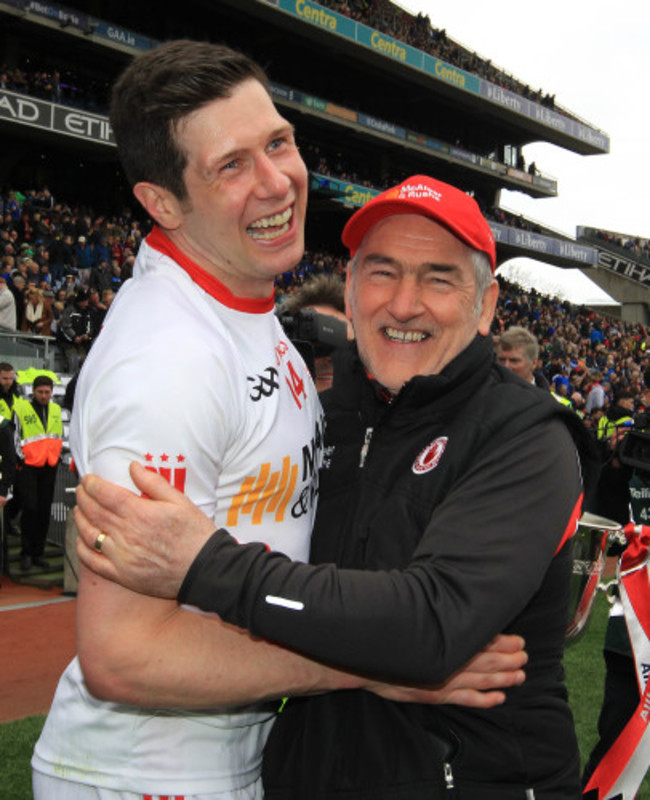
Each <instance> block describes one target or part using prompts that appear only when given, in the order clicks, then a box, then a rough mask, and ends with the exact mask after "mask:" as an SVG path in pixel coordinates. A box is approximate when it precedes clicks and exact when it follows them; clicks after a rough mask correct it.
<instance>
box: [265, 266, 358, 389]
mask: <svg viewBox="0 0 650 800" xmlns="http://www.w3.org/2000/svg"><path fill="white" fill-rule="evenodd" d="M344 288H345V284H344V283H343V281H342V280H341V279H340V278H339V277H337V276H336V275H318V276H316V277H314V278H311V279H309V280H307V281H306V282H305V283H303V284H302V285H301V286H300V287H298V288H297V289H296V290H295V291H293V292H292V293H291V294H290V295H289V296H288V297H287V298H286V299H285V300H284V301H283V302H282V305H281V306H280V308H279V309H278V312H277V313H278V317H279V319H280V322H281V323H282V326H283V327H284V329H285V331H286V333H287V336H289V338H290V339H291V341H292V343H293V344H294V345H295V347H296V348H297V349H298V351H299V352H300V355H301V356H302V357H303V359H304V360H305V363H306V364H307V366H308V367H309V371H310V372H311V374H312V377H313V379H314V383H315V384H316V391H317V392H318V393H319V394H320V393H321V392H324V391H325V389H329V388H330V387H331V385H332V374H333V368H332V353H333V352H334V350H335V349H336V348H337V347H342V346H343V345H344V344H345V343H346V342H347V341H348V340H349V339H352V338H353V334H352V327H351V325H350V323H349V322H348V319H347V317H346V315H345V300H344V293H345V292H344Z"/></svg>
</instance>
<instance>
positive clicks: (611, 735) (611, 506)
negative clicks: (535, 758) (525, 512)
mask: <svg viewBox="0 0 650 800" xmlns="http://www.w3.org/2000/svg"><path fill="white" fill-rule="evenodd" d="M644 379H645V385H646V388H645V389H644V391H643V393H642V395H641V398H640V399H641V402H642V404H643V405H644V406H645V407H646V408H648V407H650V370H649V371H647V372H646V374H645V375H644ZM633 411H634V396H633V394H632V393H631V392H629V391H627V390H622V391H621V392H620V393H619V394H618V396H617V400H616V403H614V404H613V405H612V406H611V407H610V408H609V409H608V411H607V413H606V415H605V416H604V417H602V419H601V420H600V425H599V428H598V440H599V444H600V446H601V452H602V457H603V466H602V471H601V476H600V481H599V484H598V489H597V492H596V498H595V502H596V507H595V509H594V510H595V513H597V514H598V515H600V516H603V517H606V518H607V519H610V520H612V521H615V522H618V523H619V524H620V525H623V526H624V525H626V524H627V523H628V522H630V514H631V516H632V521H633V522H635V523H638V524H650V417H649V416H648V415H647V414H645V413H644V414H639V415H636V416H634V417H633V416H631V414H633ZM624 550H625V545H624V544H622V543H621V544H619V543H618V542H617V543H614V544H612V545H610V548H609V550H608V554H607V555H608V558H607V565H606V567H605V573H604V577H614V576H615V575H616V564H617V562H618V559H619V557H620V555H621V554H622V552H623V551H624ZM610 592H611V595H610V596H611V598H612V600H613V604H612V607H611V610H610V616H609V620H608V624H607V630H606V633H605V644H604V649H603V655H604V659H605V668H606V673H605V692H604V698H603V705H602V708H601V711H600V716H599V719H598V734H599V740H598V742H597V744H596V746H595V747H594V749H593V750H592V752H591V754H590V756H589V759H588V761H587V764H586V766H585V770H584V774H583V785H584V786H587V785H588V784H589V780H590V778H591V776H592V774H593V773H594V771H595V770H596V769H597V768H598V766H599V765H600V764H601V762H602V763H603V764H604V763H605V759H606V758H607V754H608V751H609V750H610V748H611V747H612V745H613V744H614V743H615V742H616V740H617V739H618V737H619V736H620V735H621V733H622V731H623V729H624V728H625V726H626V725H627V723H628V722H629V721H630V720H631V719H632V717H633V715H634V713H635V711H636V709H637V707H638V705H639V702H640V695H639V688H638V682H637V677H636V669H635V662H634V653H633V650H632V644H631V641H630V637H629V634H628V629H627V625H626V620H625V616H624V612H623V605H622V603H621V600H620V594H619V590H618V586H617V585H613V586H612V587H611V589H610ZM586 796H587V797H589V795H586ZM625 797H627V794H626V795H625Z"/></svg>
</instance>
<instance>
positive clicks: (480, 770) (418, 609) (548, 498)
mask: <svg viewBox="0 0 650 800" xmlns="http://www.w3.org/2000/svg"><path fill="white" fill-rule="evenodd" d="M344 370H345V379H344V381H343V382H342V381H341V375H340V373H337V374H336V377H335V388H334V390H333V392H332V394H331V396H330V397H328V398H326V414H327V420H328V427H327V433H326V442H325V444H326V454H327V457H328V458H329V460H330V463H329V469H328V468H327V466H328V465H327V464H326V465H325V469H324V470H323V472H322V486H321V490H322V497H321V505H320V507H319V515H318V520H317V524H316V529H315V531H314V539H313V548H312V556H313V561H315V562H322V563H323V566H321V567H319V568H314V567H307V566H303V565H295V564H290V563H289V562H288V561H287V560H286V559H284V558H283V557H281V556H279V555H277V554H267V553H264V552H263V550H262V548H261V547H256V546H254V545H253V546H247V547H243V548H242V547H237V546H236V545H234V544H233V543H232V542H231V541H230V540H229V537H226V536H218V537H213V539H212V540H211V541H210V543H208V545H206V548H204V550H203V551H202V554H201V555H200V556H199V559H197V562H195V564H194V565H193V568H192V569H191V570H190V573H188V577H187V579H186V583H185V585H184V588H183V593H182V599H183V600H184V601H185V602H190V603H195V604H198V605H200V606H201V607H208V608H210V609H211V610H215V611H217V612H218V613H220V614H221V616H222V617H224V618H225V619H226V620H227V621H229V622H234V623H235V624H238V625H243V626H244V627H248V628H250V629H251V630H252V631H253V632H254V633H257V634H260V635H263V636H266V637H268V638H271V639H274V640H277V641H279V642H281V643H283V644H286V645H288V646H290V647H294V648H296V649H298V650H300V651H302V652H305V653H307V654H309V655H311V656H313V657H316V658H320V659H323V660H326V661H331V662H333V663H335V664H338V665H342V666H346V667H348V668H352V669H355V670H358V671H361V672H370V673H373V674H378V675H383V676H387V677H391V678H394V679H396V680H400V681H409V682H418V683H427V684H432V683H436V682H439V681H441V680H442V679H444V678H445V677H446V676H448V675H449V674H450V673H451V672H453V671H454V670H455V669H457V668H458V667H459V666H461V665H462V664H463V663H464V662H465V661H467V659H468V658H470V657H471V656H472V655H474V654H475V653H476V652H477V651H478V650H479V649H481V648H482V647H484V646H485V645H486V644H487V643H488V642H489V641H490V640H491V639H492V638H493V636H494V635H496V633H498V632H500V631H505V632H512V633H520V634H522V635H523V636H524V637H525V638H526V641H527V650H528V652H529V654H530V663H529V665H528V668H527V681H526V684H525V685H524V686H523V687H520V688H518V689H514V690H511V691H509V692H508V701H507V702H506V704H505V705H504V706H503V707H501V708H499V709H493V710H491V711H484V712H480V711H473V710H468V709H461V708H455V707H451V706H450V707H440V706H438V707H430V706H420V705H414V704H397V703H392V702H388V701H384V700H382V699H380V698H378V697H375V696H374V695H371V694H368V693H365V692H340V693H335V694H331V695H327V696H323V697H320V698H312V699H304V700H300V701H292V702H291V703H290V704H289V706H288V707H287V708H286V709H285V711H283V713H282V715H281V716H280V718H279V721H278V722H277V723H276V727H275V729H274V731H273V732H272V734H271V739H270V742H269V745H268V746H267V751H266V755H265V791H266V796H267V798H276V797H278V798H280V797H282V798H284V797H287V798H289V797H291V798H306V797H309V798H331V797H341V798H343V797H345V798H367V799H368V800H370V798H373V800H380V798H381V799H382V800H383V798H386V800H387V799H388V798H391V800H407V799H408V800H415V798H424V797H434V798H435V797H441V798H442V797H444V798H449V800H451V799H452V798H454V797H460V798H463V800H464V799H465V798H472V800H474V799H475V798H476V800H492V798H494V799H495V800H496V798H499V800H508V799H509V798H513V799H514V798H521V800H525V798H526V797H527V795H526V790H527V789H530V788H534V790H535V797H537V798H538V800H541V798H554V799H557V800H560V799H561V800H568V799H569V798H574V797H575V798H578V797H579V796H580V788H579V775H578V772H579V759H578V751H577V744H576V741H575V736H574V733H573V728H572V720H571V714H570V711H569V708H568V704H567V701H566V692H565V689H564V687H563V683H562V678H563V673H562V665H561V658H562V651H563V643H564V631H565V627H566V622H567V619H566V616H567V601H568V594H569V586H568V580H569V574H570V571H571V559H570V554H569V552H568V548H567V547H562V546H561V545H562V541H563V539H564V536H565V533H567V532H569V533H570V532H571V531H572V530H573V528H574V527H575V522H576V519H577V517H578V516H579V500H580V493H581V488H582V487H581V476H580V467H579V464H578V459H577V458H576V454H575V453H576V450H575V448H574V447H573V446H572V443H571V436H570V435H569V433H568V432H567V428H569V429H570V430H571V431H572V433H573V435H574V440H575V441H577V442H578V443H579V449H580V451H581V454H582V465H583V469H584V470H586V471H587V472H588V473H589V474H590V475H591V471H592V469H593V468H594V464H595V462H594V461H593V460H592V455H593V454H592V453H591V451H590V449H589V448H590V444H591V443H590V440H589V438H588V437H587V436H586V433H585V432H584V430H583V428H582V425H581V423H580V421H579V420H578V418H577V417H576V416H575V415H574V414H573V413H572V412H570V411H566V410H565V409H564V408H563V407H562V406H561V405H560V404H558V403H557V402H556V401H554V400H553V398H552V397H551V396H550V395H549V394H548V393H545V392H543V391H541V390H538V389H536V388H535V387H532V386H530V385H528V384H526V383H525V382H523V381H521V380H519V379H518V378H516V376H514V375H513V374H512V373H511V372H510V371H508V370H506V369H503V368H501V367H499V366H498V365H496V364H493V358H492V353H491V347H490V346H489V344H488V343H487V342H486V341H485V340H483V339H481V338H480V337H477V339H476V340H475V341H474V343H473V344H472V345H470V347H469V348H467V350H466V351H464V353H462V354H461V355H460V356H459V357H458V358H456V359H455V360H454V361H453V362H452V363H451V364H450V365H449V366H448V367H447V368H446V369H445V370H444V372H443V373H442V374H441V375H439V376H432V377H418V378H415V379H413V380H412V381H410V382H409V383H408V384H407V385H406V386H405V387H404V388H403V390H402V391H401V392H400V394H399V395H398V396H397V398H395V399H394V400H393V401H392V402H391V403H390V404H387V403H386V401H385V399H384V398H383V396H382V393H381V392H380V391H378V389H377V387H375V386H374V385H373V384H372V383H371V382H370V381H368V380H367V379H366V378H365V376H364V374H363V370H362V368H361V367H360V364H359V363H358V361H356V360H354V359H352V360H350V359H348V363H347V364H345V365H344ZM583 434H584V435H583ZM360 460H362V461H363V467H359V463H360ZM328 562H329V563H328ZM332 562H334V563H336V564H337V565H339V566H341V567H345V568H346V569H345V570H338V571H337V570H335V569H334V567H333V566H331V564H332ZM244 579H245V581H246V583H245V586H243V587H242V586H240V584H241V582H242V581H243V580H244ZM268 595H272V596H276V597H277V596H279V597H285V598H289V599H291V600H293V601H294V602H299V603H302V604H303V607H302V610H301V611H300V612H298V613H297V612H296V611H295V610H290V609H288V608H286V607H283V606H281V605H276V604H273V605H271V604H269V603H267V602H266V598H267V596H268ZM445 763H446V764H447V766H446V767H445V766H444V765H445ZM452 785H453V788H449V787H451V786H452Z"/></svg>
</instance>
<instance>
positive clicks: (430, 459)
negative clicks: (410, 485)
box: [411, 436, 448, 475]
mask: <svg viewBox="0 0 650 800" xmlns="http://www.w3.org/2000/svg"><path fill="white" fill-rule="evenodd" d="M447 441H448V438H447V437H446V436H440V437H439V438H438V439H434V441H433V442H431V444H428V445H427V446H426V447H425V448H424V450H423V451H422V452H421V453H420V454H419V455H418V457H417V458H416V459H415V461H414V462H413V466H412V467H411V469H412V470H413V472H414V473H415V474H416V475H424V474H425V473H426V472H431V470H432V469H435V468H436V467H437V466H438V464H439V463H440V459H441V458H442V454H443V453H444V452H445V448H446V447H447Z"/></svg>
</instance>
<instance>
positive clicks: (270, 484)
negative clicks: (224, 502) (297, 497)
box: [226, 456, 298, 526]
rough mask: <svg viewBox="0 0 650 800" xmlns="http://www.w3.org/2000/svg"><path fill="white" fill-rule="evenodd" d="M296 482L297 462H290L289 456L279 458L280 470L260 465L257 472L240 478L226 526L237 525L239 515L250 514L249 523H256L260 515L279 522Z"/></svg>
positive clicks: (259, 522) (259, 519)
mask: <svg viewBox="0 0 650 800" xmlns="http://www.w3.org/2000/svg"><path fill="white" fill-rule="evenodd" d="M297 481H298V465H297V464H292V463H291V458H290V457H289V456H285V457H284V458H283V459H282V467H281V469H279V470H276V471H273V472H272V471H271V464H270V462H266V463H264V464H262V466H261V467H260V469H259V471H258V473H257V475H249V476H248V477H246V478H244V480H243V481H242V484H241V486H240V488H239V492H237V494H236V495H235V496H234V497H233V499H232V503H231V504H230V508H229V509H228V517H227V519H226V525H229V526H235V525H237V523H238V522H239V518H240V514H250V517H251V522H252V524H253V525H260V524H261V522H262V518H263V516H264V514H272V515H273V518H274V519H275V521H276V522H283V521H284V518H285V513H286V510H287V506H288V505H289V502H290V500H291V498H292V496H293V492H294V490H295V488H296V483H297Z"/></svg>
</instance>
